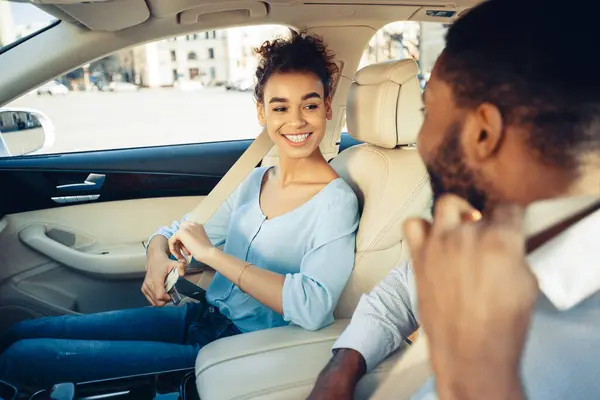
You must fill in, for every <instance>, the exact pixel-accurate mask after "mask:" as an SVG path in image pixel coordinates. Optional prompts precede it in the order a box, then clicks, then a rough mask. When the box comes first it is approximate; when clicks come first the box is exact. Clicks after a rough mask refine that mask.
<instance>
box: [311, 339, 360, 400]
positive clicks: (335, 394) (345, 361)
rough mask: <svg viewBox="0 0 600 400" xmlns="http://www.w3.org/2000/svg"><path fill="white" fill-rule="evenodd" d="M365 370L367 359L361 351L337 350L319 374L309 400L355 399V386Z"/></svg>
mask: <svg viewBox="0 0 600 400" xmlns="http://www.w3.org/2000/svg"><path fill="white" fill-rule="evenodd" d="M365 370H366V365H365V359H364V358H363V356H362V355H361V354H360V353H359V352H357V351H355V350H352V349H339V350H336V352H335V354H334V356H333V357H332V359H331V360H330V361H329V363H328V364H327V366H325V368H324V369H323V371H321V373H320V374H319V377H318V378H317V382H316V383H315V387H314V388H313V390H312V392H311V393H310V395H309V396H308V398H307V400H329V399H336V400H351V399H353V398H354V388H355V387H356V384H357V383H358V381H359V380H360V378H362V376H363V375H364V374H365Z"/></svg>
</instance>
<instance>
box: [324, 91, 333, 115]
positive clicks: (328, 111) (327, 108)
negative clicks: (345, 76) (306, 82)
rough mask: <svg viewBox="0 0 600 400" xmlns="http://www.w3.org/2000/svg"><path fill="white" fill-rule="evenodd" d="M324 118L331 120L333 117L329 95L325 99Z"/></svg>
mask: <svg viewBox="0 0 600 400" xmlns="http://www.w3.org/2000/svg"><path fill="white" fill-rule="evenodd" d="M325 118H327V119H328V120H331V118H333V109H332V108H331V96H327V98H326V99H325Z"/></svg>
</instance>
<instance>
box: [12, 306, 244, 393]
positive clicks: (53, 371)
mask: <svg viewBox="0 0 600 400" xmlns="http://www.w3.org/2000/svg"><path fill="white" fill-rule="evenodd" d="M238 333H240V331H239V330H238V329H237V328H236V327H235V325H234V324H233V323H232V322H231V321H230V320H228V319H227V318H226V317H224V316H223V315H221V313H219V310H217V309H216V308H214V307H213V306H210V305H208V304H206V302H200V303H186V304H185V305H183V306H181V307H171V306H166V307H162V308H155V307H147V308H138V309H129V310H120V311H110V312H104V313H98V314H89V315H77V316H72V315H66V316H60V317H47V318H40V319H34V320H28V321H23V322H21V323H18V324H16V325H15V326H13V327H12V328H11V329H10V330H9V332H8V334H7V336H6V337H4V338H3V340H2V341H1V342H0V351H1V353H0V380H4V381H6V382H9V383H12V384H13V385H15V386H19V387H21V388H26V389H29V390H33V389H42V388H46V387H50V386H52V385H53V384H55V383H59V382H86V381H91V380H99V379H107V378H115V377H120V376H127V375H135V374H143V373H152V372H160V371H165V370H171V369H180V368H191V367H193V366H194V363H195V360H196V355H197V354H198V351H199V350H200V349H201V348H202V347H203V346H205V345H206V344H208V343H210V342H212V341H214V340H216V339H219V338H222V337H225V336H232V335H235V334H238Z"/></svg>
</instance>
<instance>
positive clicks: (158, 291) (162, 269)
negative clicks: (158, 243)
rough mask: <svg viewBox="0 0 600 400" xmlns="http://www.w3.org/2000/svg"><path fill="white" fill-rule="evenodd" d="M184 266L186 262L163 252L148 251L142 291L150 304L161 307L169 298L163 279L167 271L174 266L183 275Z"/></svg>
mask: <svg viewBox="0 0 600 400" xmlns="http://www.w3.org/2000/svg"><path fill="white" fill-rule="evenodd" d="M159 239H160V238H159ZM163 240H164V239H163ZM185 266H186V263H184V262H180V261H174V260H171V259H170V258H169V257H168V256H167V254H166V253H164V252H149V253H148V257H147V259H146V276H145V278H144V283H143V284H142V293H143V294H144V296H146V299H148V302H150V304H152V305H153V306H157V307H162V306H164V305H165V304H167V303H168V302H169V301H170V300H171V299H170V297H169V295H168V294H167V292H165V279H166V278H167V275H168V274H169V272H171V271H172V270H173V269H175V268H177V269H178V270H179V274H180V275H183V273H184V270H185Z"/></svg>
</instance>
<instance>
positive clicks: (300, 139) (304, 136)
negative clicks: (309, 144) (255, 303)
mask: <svg viewBox="0 0 600 400" xmlns="http://www.w3.org/2000/svg"><path fill="white" fill-rule="evenodd" d="M311 135H312V132H307V133H295V134H293V135H283V137H285V138H286V139H287V141H288V142H290V144H292V145H294V146H299V145H302V144H304V143H305V142H306V141H308V139H309V138H310V136H311Z"/></svg>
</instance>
